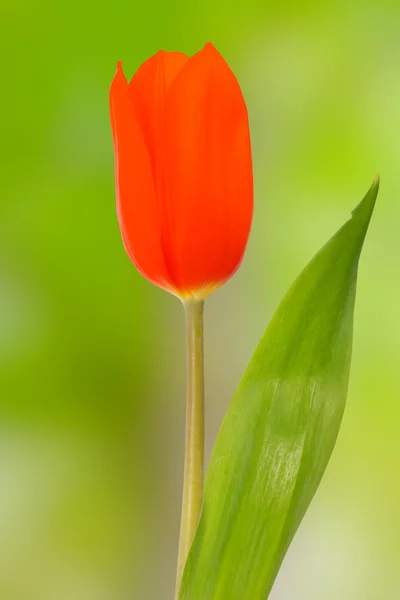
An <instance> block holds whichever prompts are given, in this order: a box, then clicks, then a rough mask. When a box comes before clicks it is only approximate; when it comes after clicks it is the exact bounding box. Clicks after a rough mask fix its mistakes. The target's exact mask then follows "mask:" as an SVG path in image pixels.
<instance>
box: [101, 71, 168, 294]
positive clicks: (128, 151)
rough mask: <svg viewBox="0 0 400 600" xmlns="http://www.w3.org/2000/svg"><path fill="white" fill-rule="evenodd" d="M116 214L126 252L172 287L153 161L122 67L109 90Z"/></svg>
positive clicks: (145, 270) (147, 272)
mask: <svg viewBox="0 0 400 600" xmlns="http://www.w3.org/2000/svg"><path fill="white" fill-rule="evenodd" d="M110 109H111V125H112V132H113V140H114V152H115V171H116V187H117V213H118V219H119V224H120V228H121V233H122V238H123V241H124V245H125V248H126V251H127V252H128V254H129V256H130V258H131V260H132V262H133V263H134V264H135V266H136V267H137V269H138V270H139V271H140V272H141V273H142V274H143V275H144V276H145V277H146V278H147V279H149V280H150V281H152V282H153V283H155V284H156V285H159V286H161V287H164V288H166V289H169V288H171V287H173V284H172V281H171V277H170V274H169V273H168V270H167V267H166V264H165V260H164V256H163V252H162V246H161V215H160V211H159V204H158V202H157V198H156V194H155V189H154V183H153V176H152V169H151V164H150V157H149V153H148V150H147V148H146V144H145V142H144V139H143V134H142V132H141V129H140V127H139V124H138V122H137V119H136V117H135V112H134V108H133V105H132V100H131V97H130V92H129V85H128V82H127V81H126V79H125V76H124V74H123V71H122V66H121V64H120V63H119V65H118V69H117V73H116V75H115V77H114V80H113V82H112V84H111V89H110Z"/></svg>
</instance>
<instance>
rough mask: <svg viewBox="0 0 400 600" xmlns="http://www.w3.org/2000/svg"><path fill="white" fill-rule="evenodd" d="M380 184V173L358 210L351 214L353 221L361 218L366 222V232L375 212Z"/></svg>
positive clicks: (357, 207)
mask: <svg viewBox="0 0 400 600" xmlns="http://www.w3.org/2000/svg"><path fill="white" fill-rule="evenodd" d="M379 183H380V176H379V173H377V174H376V175H375V177H374V180H373V182H372V185H371V187H370V188H369V190H368V192H367V193H366V194H365V196H364V198H363V199H362V200H361V202H360V203H359V204H358V205H357V206H356V208H355V209H354V210H353V212H352V213H351V214H352V217H353V219H354V218H357V217H360V218H361V219H362V220H363V221H364V222H365V225H366V227H365V231H366V229H367V227H368V224H369V221H370V219H371V216H372V213H373V212H374V208H375V203H376V198H377V196H378V191H379Z"/></svg>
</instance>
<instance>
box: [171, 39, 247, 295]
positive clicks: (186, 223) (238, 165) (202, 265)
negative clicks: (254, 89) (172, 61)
mask: <svg viewBox="0 0 400 600" xmlns="http://www.w3.org/2000/svg"><path fill="white" fill-rule="evenodd" d="M165 109H166V121H165V123H166V147H165V153H166V164H167V178H168V189H169V206H168V207H167V211H168V214H169V225H170V229H171V243H172V244H173V249H171V251H173V254H174V256H175V259H176V264H175V266H174V269H175V272H174V278H175V281H176V282H177V285H178V287H179V289H181V290H185V289H186V290H193V289H195V288H196V287H197V288H200V287H206V286H208V285H215V284H217V285H219V284H222V283H223V282H224V281H226V279H228V278H229V277H230V276H231V275H232V274H233V273H234V271H235V270H236V269H237V268H238V266H239V264H240V261H241V259H242V256H243V254H244V250H245V246H246V243H247V239H248V235H249V232H250V227H251V221H252V215H253V177H252V163H251V149H250V136H249V126H248V116H247V109H246V105H245V102H244V99H243V96H242V92H241V90H240V87H239V84H238V82H237V80H236V78H235V76H234V74H233V73H232V71H231V69H230V68H229V67H228V65H227V64H226V62H225V61H224V59H223V58H222V56H221V55H220V54H219V53H218V52H217V51H216V50H215V48H214V47H213V46H212V45H211V44H207V45H206V46H205V47H204V49H203V50H202V51H200V52H198V53H197V54H195V55H194V56H193V57H191V58H190V59H189V61H188V62H187V63H186V65H185V66H184V67H183V69H182V70H181V71H180V73H179V74H178V76H177V77H176V79H175V80H174V82H173V84H172V86H171V88H170V90H169V93H168V96H167V101H166V107H165Z"/></svg>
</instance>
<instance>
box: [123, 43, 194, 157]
mask: <svg viewBox="0 0 400 600" xmlns="http://www.w3.org/2000/svg"><path fill="white" fill-rule="evenodd" d="M188 60H189V59H188V57H187V56H186V55H185V54H182V53H181V52H164V51H163V50H160V51H159V52H157V54H155V55H154V56H151V57H150V58H149V59H148V60H146V61H145V62H144V63H143V64H142V65H141V66H140V67H139V69H138V70H137V71H136V73H135V75H134V76H133V78H132V80H131V82H130V84H129V87H130V91H131V97H132V102H133V105H134V107H135V113H136V116H137V119H138V122H139V124H140V126H141V128H142V131H143V135H144V138H145V141H146V145H147V147H148V149H149V152H150V155H151V156H152V157H153V155H154V154H157V153H158V152H159V151H160V148H161V147H162V145H163V144H162V136H163V131H162V130H163V125H162V124H163V113H164V103H165V97H166V94H167V93H168V90H169V88H170V87H171V84H172V82H173V81H174V79H175V78H176V76H177V75H178V73H179V72H180V71H181V69H182V67H183V66H184V65H185V63H186V62H187V61H188Z"/></svg>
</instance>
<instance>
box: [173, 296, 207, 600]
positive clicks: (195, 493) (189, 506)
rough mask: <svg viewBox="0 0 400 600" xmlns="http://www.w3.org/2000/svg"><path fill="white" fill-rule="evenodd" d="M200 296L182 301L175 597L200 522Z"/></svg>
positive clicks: (201, 442) (202, 472)
mask: <svg viewBox="0 0 400 600" xmlns="http://www.w3.org/2000/svg"><path fill="white" fill-rule="evenodd" d="M203 306H204V302H203V301H202V300H190V301H187V302H185V310H186V369H187V375H186V378H187V379H186V442H185V466H184V478H183V499H182V517H181V531H180V538H179V552H178V571H177V578H176V598H178V595H179V585H180V581H181V577H182V574H183V569H184V567H185V563H186V559H187V556H188V553H189V550H190V546H191V543H192V540H193V537H194V534H195V531H196V528H197V524H198V522H199V517H200V512H201V508H202V505H203V488H204V357H203Z"/></svg>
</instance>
